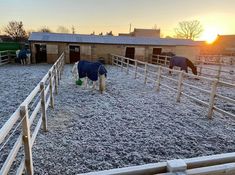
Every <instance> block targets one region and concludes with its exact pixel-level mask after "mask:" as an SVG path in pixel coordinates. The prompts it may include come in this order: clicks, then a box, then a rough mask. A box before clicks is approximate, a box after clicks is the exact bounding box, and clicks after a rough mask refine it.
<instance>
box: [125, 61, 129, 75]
mask: <svg viewBox="0 0 235 175" xmlns="http://www.w3.org/2000/svg"><path fill="white" fill-rule="evenodd" d="M129 64H130V60H129V59H127V67H126V74H129Z"/></svg>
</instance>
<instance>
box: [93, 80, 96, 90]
mask: <svg viewBox="0 0 235 175" xmlns="http://www.w3.org/2000/svg"><path fill="white" fill-rule="evenodd" d="M92 89H96V81H93V86H92Z"/></svg>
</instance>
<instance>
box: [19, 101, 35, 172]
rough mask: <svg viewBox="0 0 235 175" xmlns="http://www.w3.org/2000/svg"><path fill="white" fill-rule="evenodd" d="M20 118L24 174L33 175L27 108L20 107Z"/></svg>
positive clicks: (24, 106) (25, 106)
mask: <svg viewBox="0 0 235 175" xmlns="http://www.w3.org/2000/svg"><path fill="white" fill-rule="evenodd" d="M20 116H21V119H22V131H23V132H22V134H23V144H24V152H25V156H24V158H25V167H26V174H28V175H32V174H33V159H32V146H31V143H30V139H31V136H30V125H29V114H28V106H27V105H23V106H20Z"/></svg>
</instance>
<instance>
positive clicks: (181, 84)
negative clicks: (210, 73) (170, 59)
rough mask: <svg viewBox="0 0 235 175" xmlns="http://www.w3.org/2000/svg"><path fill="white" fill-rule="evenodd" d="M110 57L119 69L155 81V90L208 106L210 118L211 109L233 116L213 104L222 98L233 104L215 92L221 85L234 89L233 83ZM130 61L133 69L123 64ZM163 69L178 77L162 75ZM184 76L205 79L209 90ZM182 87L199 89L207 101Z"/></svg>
mask: <svg viewBox="0 0 235 175" xmlns="http://www.w3.org/2000/svg"><path fill="white" fill-rule="evenodd" d="M111 59H112V64H113V65H117V66H119V67H121V70H123V69H126V70H127V71H126V72H127V73H128V72H129V71H131V72H133V73H134V75H135V78H137V75H140V76H143V77H144V83H147V80H150V81H152V82H153V83H156V90H159V89H160V88H162V87H163V88H165V89H168V90H170V91H173V92H176V93H177V95H176V101H178V102H180V98H181V96H182V95H183V96H185V97H187V98H189V99H191V100H193V101H196V102H198V103H200V104H201V105H202V106H204V107H208V112H207V116H208V118H210V119H211V118H212V115H213V111H217V112H219V113H222V114H224V115H228V116H230V117H234V118H235V114H234V113H232V112H228V111H225V110H223V109H221V108H219V107H218V106H217V105H216V104H215V101H216V100H217V99H222V100H224V101H226V102H228V103H231V104H233V105H235V99H232V98H230V97H226V96H223V95H221V94H219V93H218V92H217V88H218V86H221V85H223V86H228V87H230V88H233V89H235V84H231V83H227V82H223V81H221V80H218V79H214V78H208V77H203V76H199V75H193V74H189V73H185V72H183V71H179V70H174V69H173V70H172V69H169V68H167V67H164V66H161V65H153V64H150V63H147V62H143V61H139V60H134V59H130V58H126V57H123V56H119V55H113V54H111ZM127 60H128V61H127ZM130 61H132V62H133V63H134V70H130V68H129V67H133V66H130V65H129V66H128V67H127V66H125V65H126V64H127V62H130ZM138 65H144V68H143V67H140V66H138ZM150 68H152V70H156V71H154V72H153V71H151V69H150ZM138 70H141V71H139V72H138ZM163 70H165V71H169V70H171V71H172V72H173V73H176V74H178V75H179V78H178V79H173V78H170V77H168V76H165V75H162V71H163ZM150 74H152V75H153V76H154V77H156V80H155V79H153V78H151V77H149V76H148V75H150ZM184 77H189V78H197V79H199V80H205V81H207V82H209V83H210V84H212V86H211V90H210V91H209V90H206V89H203V88H200V87H198V86H195V85H190V84H188V83H186V82H184ZM162 79H168V80H171V81H174V82H177V83H178V87H176V88H173V87H171V86H169V85H167V84H164V83H162ZM183 87H190V88H192V89H193V90H198V91H201V92H203V93H205V94H207V95H208V97H209V101H203V100H201V99H199V98H198V97H197V96H192V95H190V94H188V93H186V92H185V91H184V90H183Z"/></svg>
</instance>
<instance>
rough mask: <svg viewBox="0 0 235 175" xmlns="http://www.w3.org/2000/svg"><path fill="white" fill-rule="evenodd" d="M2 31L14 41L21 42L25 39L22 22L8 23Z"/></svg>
mask: <svg viewBox="0 0 235 175" xmlns="http://www.w3.org/2000/svg"><path fill="white" fill-rule="evenodd" d="M3 30H4V32H6V34H7V35H9V36H10V37H11V38H12V39H13V40H15V41H21V40H25V39H26V38H27V34H26V31H25V30H24V27H23V23H22V21H20V22H17V21H10V22H9V24H8V25H7V26H6V27H4V29H3Z"/></svg>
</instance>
